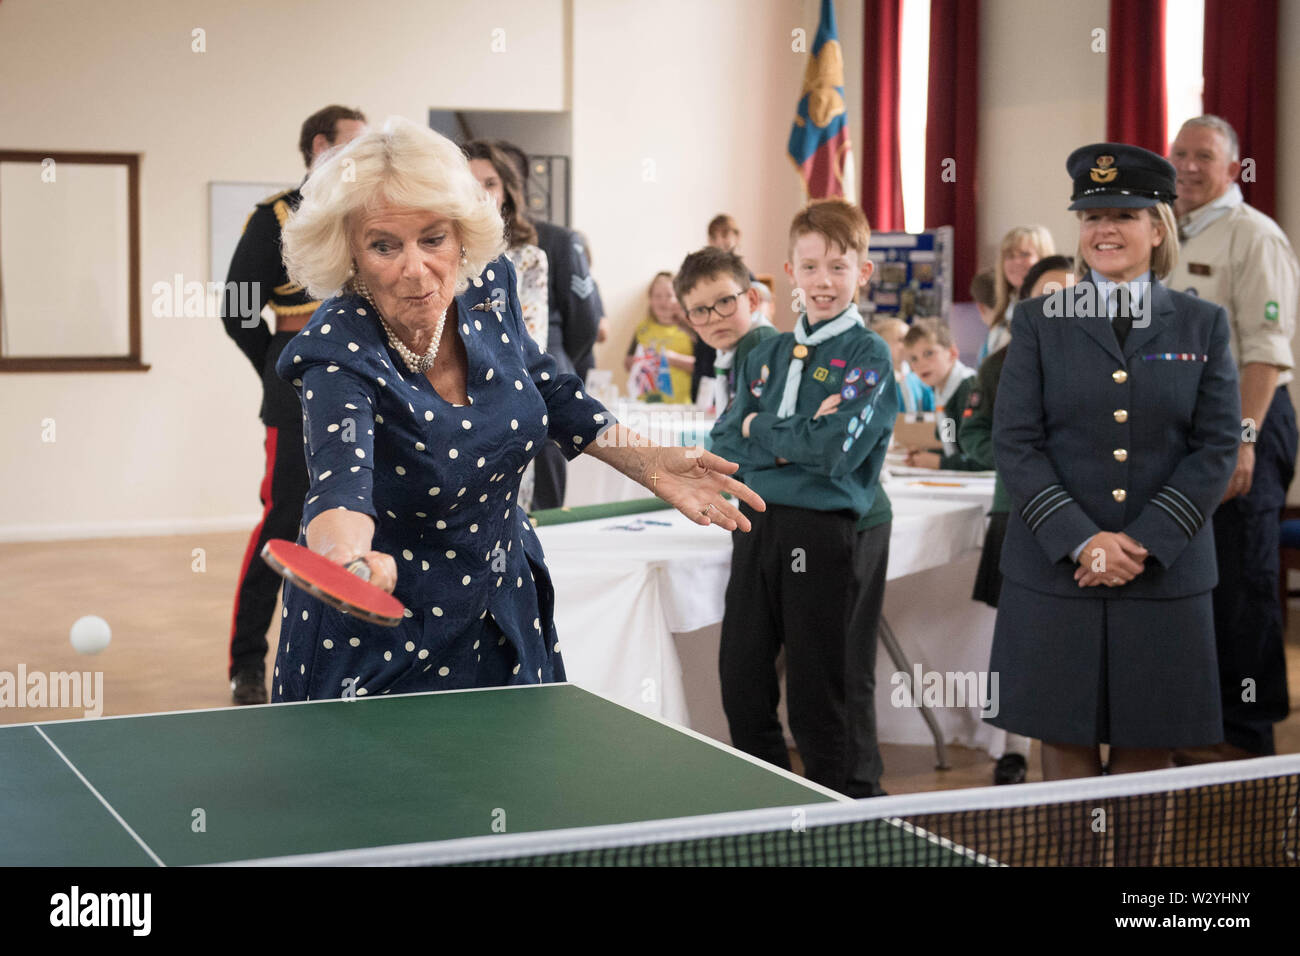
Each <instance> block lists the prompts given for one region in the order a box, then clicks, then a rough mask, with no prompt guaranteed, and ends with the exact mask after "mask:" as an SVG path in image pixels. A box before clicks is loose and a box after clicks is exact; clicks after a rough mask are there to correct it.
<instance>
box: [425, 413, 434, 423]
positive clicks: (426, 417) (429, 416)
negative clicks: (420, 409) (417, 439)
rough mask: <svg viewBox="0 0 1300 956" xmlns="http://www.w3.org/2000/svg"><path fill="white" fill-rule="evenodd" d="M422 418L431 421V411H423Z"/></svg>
mask: <svg viewBox="0 0 1300 956" xmlns="http://www.w3.org/2000/svg"><path fill="white" fill-rule="evenodd" d="M424 420H425V421H426V422H431V421H433V412H425V413H424Z"/></svg>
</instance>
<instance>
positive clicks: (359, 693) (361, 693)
mask: <svg viewBox="0 0 1300 956" xmlns="http://www.w3.org/2000/svg"><path fill="white" fill-rule="evenodd" d="M280 693H284V690H283V688H281V691H280ZM368 693H370V691H368V690H366V689H365V688H364V687H358V688H357V696H358V697H365V696H366V694H368Z"/></svg>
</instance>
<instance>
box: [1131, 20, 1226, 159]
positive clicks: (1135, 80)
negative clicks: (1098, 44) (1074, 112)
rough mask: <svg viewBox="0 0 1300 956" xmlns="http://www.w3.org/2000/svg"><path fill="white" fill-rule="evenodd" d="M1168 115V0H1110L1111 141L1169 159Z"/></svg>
mask: <svg viewBox="0 0 1300 956" xmlns="http://www.w3.org/2000/svg"><path fill="white" fill-rule="evenodd" d="M1208 26H1209V24H1208V23H1207V24H1206V27H1207V32H1208ZM1166 112H1167V111H1166V104H1165V0H1110V30H1109V31H1107V36H1106V138H1107V139H1108V140H1109V141H1110V142H1112V143H1129V144H1130V145H1132V146H1141V147H1142V148H1143V149H1149V150H1151V151H1152V152H1153V153H1159V154H1160V155H1161V156H1165V155H1167V153H1168V149H1167V146H1168V144H1167V143H1166V142H1165V136H1166V135H1167V131H1166V129H1165V126H1166Z"/></svg>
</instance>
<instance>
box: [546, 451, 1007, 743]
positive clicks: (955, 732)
mask: <svg viewBox="0 0 1300 956" xmlns="http://www.w3.org/2000/svg"><path fill="white" fill-rule="evenodd" d="M584 457H585V456H584ZM597 464H598V463H597ZM602 467H604V466H602ZM932 490H934V489H929V488H923V489H921V490H920V493H918V494H912V493H910V492H908V491H907V490H906V489H905V488H900V489H898V490H897V492H898V493H896V492H895V489H894V488H893V487H891V488H890V497H891V500H892V501H893V506H894V522H893V529H892V530H893V533H892V536H891V538H890V555H889V569H888V574H887V579H888V581H889V584H888V586H887V587H886V592H885V616H886V618H887V619H888V620H889V622H890V624H891V626H892V627H893V629H894V632H895V634H896V635H897V637H898V639H899V642H900V643H901V644H902V646H903V649H904V651H905V653H906V654H907V655H908V657H909V659H910V660H911V661H912V662H913V663H919V664H921V666H922V667H923V668H925V669H926V670H934V671H940V672H947V671H976V672H979V671H984V670H987V668H988V660H989V649H990V647H991V643H992V633H993V626H992V621H993V613H994V612H993V611H992V609H990V608H988V607H986V606H985V605H983V604H978V603H976V602H974V601H972V600H971V599H970V592H971V586H972V584H973V582H974V575H975V567H976V566H977V564H978V560H979V546H980V542H981V541H982V540H983V536H984V526H985V520H984V514H985V512H986V511H987V498H985V499H983V500H982V502H976V501H961V500H941V499H938V498H936V497H933V496H931V495H930V494H928V492H930V491H932ZM990 494H991V489H990ZM642 496H644V489H642ZM638 518H639V519H640V520H638ZM647 521H655V522H667V526H661V525H657V524H646V523H645V522H647ZM633 524H634V525H636V526H638V527H640V528H641V529H642V530H636V531H634V530H628V529H627V527H626V526H628V525H633ZM537 533H538V536H539V537H540V538H541V541H542V545H543V547H544V548H545V549H546V560H547V565H548V567H549V568H550V571H551V577H552V580H553V581H554V584H555V591H556V612H555V623H556V628H557V631H558V633H559V637H560V643H561V645H562V650H563V653H564V661H565V667H566V669H567V671H568V675H569V679H570V680H572V681H573V682H574V683H576V684H579V685H582V686H585V687H589V688H591V689H592V690H593V691H596V692H597V693H599V694H601V695H603V696H605V697H608V698H610V699H612V700H616V701H618V702H620V703H622V704H625V705H627V706H629V707H634V708H636V709H639V710H642V711H644V712H646V713H650V714H654V715H656V716H659V717H663V718H665V719H667V720H671V721H675V722H677V723H681V724H684V725H687V726H690V727H693V728H694V729H696V730H699V731H701V732H703V733H707V734H710V735H711V736H714V737H717V738H718V739H723V740H725V739H726V737H727V734H726V722H725V719H724V718H723V717H722V710H721V701H720V696H719V692H718V677H717V646H718V626H719V625H720V624H721V621H722V612H723V599H724V594H725V590H726V584H727V577H728V575H729V572H730V562H731V537H730V535H729V534H728V533H727V532H725V531H722V530H720V529H718V528H714V527H701V526H699V525H695V524H693V523H691V522H690V521H689V520H688V519H687V518H686V517H685V516H683V515H680V514H678V513H677V512H675V511H658V512H651V513H648V514H645V515H642V516H632V517H625V518H611V519H606V520H600V521H589V522H580V523H575V524H567V525H554V526H550V527H542V528H539V529H537ZM675 635H676V637H675ZM683 661H685V662H686V668H687V672H686V673H685V674H684V672H683ZM893 673H894V665H893V663H892V661H890V660H889V658H888V655H886V654H885V653H884V651H883V649H882V650H881V651H880V653H879V654H878V655H877V668H876V680H877V693H876V714H877V720H878V724H879V735H880V739H881V740H882V741H885V742H888V743H918V744H925V743H929V742H930V741H931V737H930V735H929V732H928V730H927V728H926V726H925V724H924V722H923V721H922V719H921V716H920V713H919V712H918V711H916V710H914V709H912V708H910V707H903V708H898V707H894V706H892V705H891V697H892V696H893V694H892V691H893V689H894V687H893V684H892V683H891V678H892V676H893ZM688 688H689V691H688ZM936 714H937V716H938V718H939V722H940V725H941V727H942V729H943V732H944V734H945V736H946V737H947V739H948V740H949V741H950V742H955V743H961V744H965V745H968V746H980V747H983V748H985V749H988V750H990V752H993V753H1000V752H1001V745H1002V741H1003V735H1002V733H1001V731H997V730H996V729H994V728H992V727H989V726H988V725H986V724H984V723H983V722H982V721H980V719H979V717H978V712H977V710H975V709H973V708H949V709H944V710H939V711H937V712H936Z"/></svg>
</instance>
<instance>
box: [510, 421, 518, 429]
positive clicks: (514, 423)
mask: <svg viewBox="0 0 1300 956" xmlns="http://www.w3.org/2000/svg"><path fill="white" fill-rule="evenodd" d="M510 430H511V431H518V430H519V419H517V418H512V419H510Z"/></svg>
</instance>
